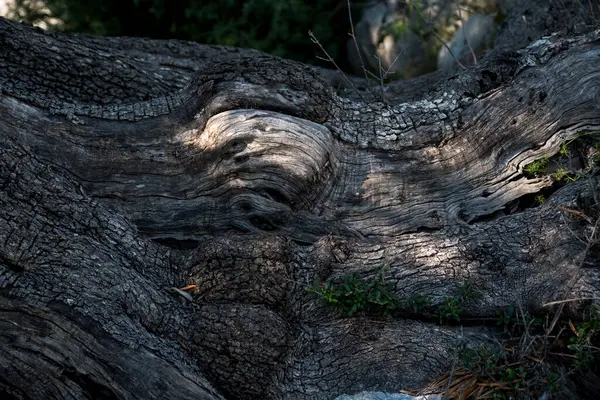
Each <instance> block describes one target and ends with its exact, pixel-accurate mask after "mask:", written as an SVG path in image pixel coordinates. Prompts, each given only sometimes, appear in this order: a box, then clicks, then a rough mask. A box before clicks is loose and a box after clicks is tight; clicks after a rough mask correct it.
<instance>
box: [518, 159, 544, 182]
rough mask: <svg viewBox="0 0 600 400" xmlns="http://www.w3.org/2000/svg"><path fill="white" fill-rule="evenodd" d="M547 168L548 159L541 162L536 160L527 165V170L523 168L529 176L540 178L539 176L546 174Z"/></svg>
mask: <svg viewBox="0 0 600 400" xmlns="http://www.w3.org/2000/svg"><path fill="white" fill-rule="evenodd" d="M547 168H548V158H546V157H543V158H540V159H539V160H535V161H534V162H532V163H531V164H527V165H526V166H525V168H523V171H524V172H525V173H526V174H527V175H528V176H531V177H534V178H538V177H539V176H541V175H542V174H544V172H546V169H547Z"/></svg>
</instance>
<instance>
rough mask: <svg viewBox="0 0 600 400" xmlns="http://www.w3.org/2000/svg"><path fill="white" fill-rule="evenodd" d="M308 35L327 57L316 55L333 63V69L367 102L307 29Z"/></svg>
mask: <svg viewBox="0 0 600 400" xmlns="http://www.w3.org/2000/svg"><path fill="white" fill-rule="evenodd" d="M308 36H309V37H310V40H311V41H312V42H313V43H314V44H316V45H317V46H319V48H320V49H321V51H322V52H323V54H325V55H326V56H327V58H323V57H318V58H319V59H321V60H323V61H327V62H330V63H332V64H333V66H334V67H335V69H337V70H338V71H339V72H340V73H341V74H342V76H343V77H344V79H345V80H346V82H347V83H348V85H350V87H351V88H352V89H353V90H354V91H355V92H356V94H358V96H359V97H360V98H361V99H362V101H364V102H365V103H366V102H367V100H366V99H365V98H364V97H363V95H362V93H361V92H360V91H359V90H358V89H357V88H356V86H354V84H353V83H352V81H351V80H350V79H349V78H348V77H347V76H346V74H345V73H344V72H343V71H342V69H341V68H340V67H339V66H338V65H337V63H336V62H335V60H334V59H333V57H331V56H330V55H329V53H328V52H327V50H325V48H324V47H323V45H321V42H319V40H318V39H317V38H316V37H315V35H314V34H313V33H312V31H308Z"/></svg>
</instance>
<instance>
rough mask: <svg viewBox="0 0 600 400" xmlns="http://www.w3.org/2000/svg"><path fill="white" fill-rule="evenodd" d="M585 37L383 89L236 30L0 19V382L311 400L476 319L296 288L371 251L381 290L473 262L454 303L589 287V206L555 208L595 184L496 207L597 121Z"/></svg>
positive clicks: (533, 187) (465, 337)
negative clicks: (149, 30) (377, 307)
mask: <svg viewBox="0 0 600 400" xmlns="http://www.w3.org/2000/svg"><path fill="white" fill-rule="evenodd" d="M599 61H600V30H595V31H594V30H587V31H586V32H585V33H579V34H573V35H566V34H564V33H563V34H556V35H553V36H548V37H544V38H542V39H540V40H537V41H535V42H534V43H533V44H531V45H530V46H529V47H527V48H526V49H523V50H519V51H511V52H492V53H490V54H488V55H487V56H486V57H484V58H483V59H482V60H481V62H480V63H479V64H478V65H476V66H474V67H473V68H470V69H468V70H465V71H462V72H461V73H460V74H458V75H456V76H452V77H444V76H442V75H440V74H436V75H433V76H431V77H428V78H418V79H419V82H423V88H424V91H423V93H421V94H419V95H417V94H416V92H415V91H414V90H410V91H409V93H408V94H406V95H402V94H401V93H398V92H396V91H395V90H394V89H392V90H390V92H389V93H388V94H387V97H386V98H385V99H383V100H382V99H381V98H377V96H372V95H370V94H369V93H367V92H366V91H362V89H360V88H359V90H358V93H353V94H351V95H349V96H344V95H342V94H341V93H337V92H335V91H334V89H333V87H332V86H331V85H330V82H329V80H330V79H332V74H330V73H319V72H317V71H316V70H314V69H312V68H310V67H308V66H303V65H299V64H297V63H293V62H290V61H285V60H281V59H277V58H274V57H271V56H267V55H264V54H261V53H258V52H255V51H250V50H240V49H228V48H215V47H207V46H202V45H196V44H191V43H180V42H160V41H149V40H142V39H127V38H91V37H85V36H67V35H59V34H53V33H48V32H44V31H40V30H36V29H34V28H31V27H28V26H24V25H18V24H16V23H13V22H9V21H7V20H3V19H0V66H1V68H0V293H1V296H0V313H1V314H2V317H1V318H0V320H1V321H2V322H1V325H2V330H1V333H0V340H1V343H2V344H1V349H0V394H7V395H9V396H12V397H14V398H39V399H47V398H84V397H86V396H91V395H97V396H99V397H104V398H143V399H149V398H163V397H169V398H206V399H218V398H224V397H225V398H236V399H251V398H257V399H258V398H261V399H262V398H269V399H331V398H333V397H335V396H336V395H339V394H342V393H353V392H358V391H360V390H365V389H377V390H387V391H395V390H399V389H401V388H408V387H418V386H421V385H423V384H426V383H427V382H428V381H429V380H431V379H432V378H433V377H436V376H439V375H442V374H443V373H445V372H447V371H448V369H449V367H450V365H451V364H452V359H453V358H454V357H455V356H456V350H457V349H458V348H459V347H461V346H475V345H477V344H480V343H484V342H490V343H492V342H493V340H494V335H495V332H494V330H493V329H490V328H487V327H485V326H482V324H478V323H472V324H470V325H472V326H469V327H468V328H464V329H462V328H460V327H459V326H454V325H440V324H438V323H436V322H437V321H431V320H427V319H423V318H420V317H419V316H418V315H415V314H411V313H405V314H402V313H400V314H398V315H395V317H394V318H393V319H391V320H385V319H376V318H370V317H368V316H359V317H355V318H345V317H343V316H340V315H338V314H335V313H334V312H333V311H332V310H330V309H328V308H327V307H326V306H325V305H324V304H322V303H321V302H320V301H319V300H318V299H316V298H315V297H314V296H312V295H311V294H310V293H307V292H306V291H305V288H306V287H309V286H310V285H311V284H312V282H313V281H314V279H315V278H317V279H327V278H331V277H339V276H342V275H345V274H348V273H352V272H355V271H357V272H361V274H362V275H363V276H365V277H372V276H376V274H378V273H379V270H380V267H381V265H382V264H386V265H388V268H387V269H386V279H388V280H389V281H390V282H392V283H393V284H394V288H393V291H394V294H395V295H397V296H398V297H400V298H404V299H407V298H410V297H411V296H412V295H415V294H419V293H425V294H429V295H431V296H432V297H433V299H434V301H436V302H440V301H441V299H443V298H444V296H450V295H452V294H453V293H455V292H456V290H457V288H458V287H459V286H460V285H461V284H462V283H464V282H465V281H467V280H469V281H471V282H473V283H474V284H475V286H476V288H477V290H478V291H479V292H481V293H482V297H481V298H478V299H475V300H473V301H472V302H471V303H469V305H468V308H467V309H466V310H465V316H466V317H471V318H473V320H480V319H482V318H486V317H490V316H493V315H495V314H497V312H498V311H499V310H501V309H502V308H503V307H505V306H506V305H507V304H514V303H518V304H521V305H522V306H523V307H524V308H525V309H527V310H529V311H532V312H533V311H535V310H539V309H540V308H541V307H542V305H543V304H544V303H546V302H548V301H552V300H557V299H561V298H563V297H564V296H568V297H596V298H597V297H599V294H600V279H599V278H600V276H599V272H598V271H600V269H598V262H597V259H596V260H591V261H588V262H587V263H583V262H582V260H581V257H585V256H586V254H584V250H585V249H586V247H585V244H583V243H581V241H580V240H579V238H578V235H579V236H582V235H584V234H585V233H588V232H589V230H590V229H591V227H590V226H589V224H584V223H581V221H580V220H579V219H578V217H577V216H574V215H570V214H568V213H565V212H564V211H561V208H560V207H563V209H564V207H566V208H569V209H580V208H582V207H586V204H587V203H589V201H591V200H590V199H592V198H593V195H594V191H593V190H592V189H590V187H593V185H596V187H597V185H598V184H597V182H595V181H593V179H591V181H592V186H590V184H589V182H584V181H580V182H575V183H571V184H568V185H566V186H565V187H563V188H562V189H560V190H559V191H557V192H556V193H554V194H553V195H552V196H551V197H550V198H549V200H548V201H547V202H546V203H545V204H544V205H542V206H540V207H536V208H531V209H525V210H523V211H522V212H519V213H513V214H509V215H505V216H503V217H502V218H499V219H496V218H495V217H494V216H497V211H499V210H503V209H505V207H506V206H507V204H509V203H511V202H512V201H514V200H516V199H518V198H519V197H521V196H523V195H525V194H529V193H535V192H537V191H539V190H541V189H542V188H545V187H548V186H549V185H550V181H549V180H548V179H544V178H535V179H532V178H527V177H525V176H524V174H523V168H524V166H525V165H526V164H528V163H530V162H532V161H533V160H535V159H538V158H541V157H545V156H550V155H552V154H554V153H556V152H557V151H558V150H559V148H560V145H561V144H562V143H563V142H565V141H568V140H570V139H573V138H575V137H576V136H577V135H578V134H579V133H581V132H584V131H586V130H591V129H598V128H599V127H600V101H599V99H598V93H599V89H600V74H598V71H599V68H598V65H599ZM355 81H359V80H357V79H356V80H355ZM427 82H437V83H436V84H435V85H430V84H427ZM394 85H400V86H401V84H394ZM394 85H392V86H394ZM406 85H409V84H406ZM407 87H408V86H407ZM384 91H385V90H384ZM367 96H369V97H367ZM185 285H196V286H195V287H196V291H195V292H194V293H193V296H192V297H191V301H190V298H189V294H188V295H185V294H182V295H180V294H181V291H180V292H178V291H176V290H173V289H174V288H180V287H183V286H185ZM569 307H571V306H569ZM567 311H570V312H574V311H575V306H572V309H570V310H567ZM32 379H34V380H35V382H36V383H35V384H33V385H32V384H31V381H32Z"/></svg>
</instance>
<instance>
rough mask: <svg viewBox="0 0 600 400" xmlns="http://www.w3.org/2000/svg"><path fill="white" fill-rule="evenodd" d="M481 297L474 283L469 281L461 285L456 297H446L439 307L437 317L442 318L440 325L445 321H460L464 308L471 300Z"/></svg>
mask: <svg viewBox="0 0 600 400" xmlns="http://www.w3.org/2000/svg"><path fill="white" fill-rule="evenodd" d="M479 297H481V293H479V292H478V291H477V290H476V289H475V284H474V282H473V281H470V280H467V281H465V282H464V283H463V284H462V285H460V286H459V287H458V289H457V291H456V295H454V296H451V297H445V298H444V299H443V300H442V303H441V304H439V305H438V306H437V315H438V317H439V318H440V323H443V322H444V321H450V320H454V321H460V314H461V313H462V312H463V307H464V306H465V304H466V303H468V302H469V301H471V300H475V299H477V298H479Z"/></svg>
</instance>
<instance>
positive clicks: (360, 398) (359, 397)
mask: <svg viewBox="0 0 600 400" xmlns="http://www.w3.org/2000/svg"><path fill="white" fill-rule="evenodd" d="M335 400H442V397H441V396H439V395H437V394H434V395H427V396H416V397H415V396H411V395H408V394H403V393H384V392H360V393H357V394H354V395H346V394H344V395H341V396H338V397H336V398H335Z"/></svg>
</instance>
